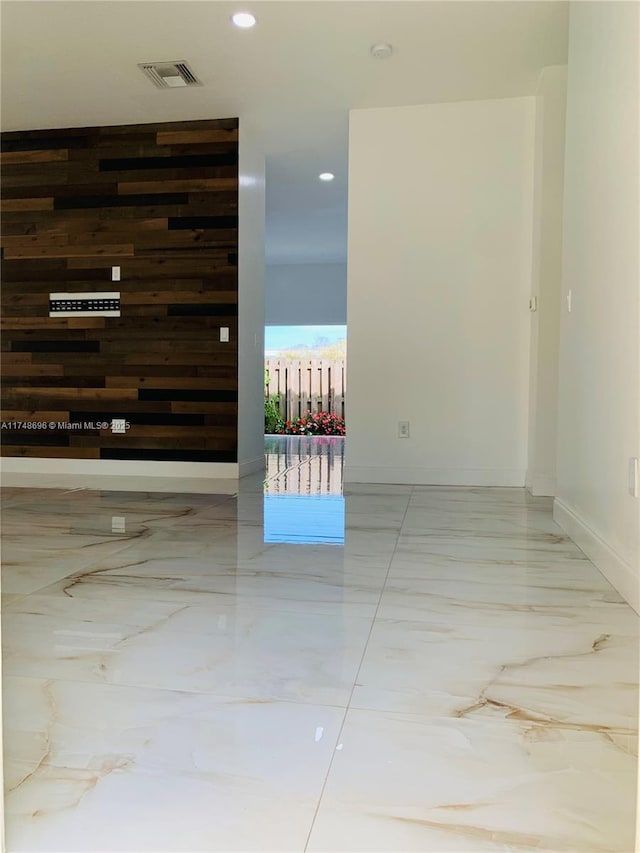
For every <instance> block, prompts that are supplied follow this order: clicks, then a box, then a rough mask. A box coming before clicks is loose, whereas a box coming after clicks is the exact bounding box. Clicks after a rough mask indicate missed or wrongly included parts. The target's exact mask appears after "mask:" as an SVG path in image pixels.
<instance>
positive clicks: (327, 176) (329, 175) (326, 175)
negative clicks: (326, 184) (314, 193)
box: [318, 172, 335, 181]
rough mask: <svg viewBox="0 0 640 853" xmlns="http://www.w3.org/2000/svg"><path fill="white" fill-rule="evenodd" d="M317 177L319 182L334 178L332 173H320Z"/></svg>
mask: <svg viewBox="0 0 640 853" xmlns="http://www.w3.org/2000/svg"><path fill="white" fill-rule="evenodd" d="M318 177H319V178H320V180H321V181H332V180H333V179H334V178H335V175H334V174H333V172H321V173H320V174H319V175H318Z"/></svg>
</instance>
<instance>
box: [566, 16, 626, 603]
mask: <svg viewBox="0 0 640 853" xmlns="http://www.w3.org/2000/svg"><path fill="white" fill-rule="evenodd" d="M570 7H571V13H570V35H569V77H568V85H567V130H566V159H565V186H564V245H563V282H562V287H563V297H564V299H563V308H562V319H561V346H560V384H559V400H560V407H559V423H558V490H557V495H558V497H557V499H556V504H555V512H554V515H555V517H556V519H557V520H558V522H559V523H560V524H561V525H562V526H563V527H564V528H565V529H566V530H567V531H568V532H569V533H570V534H571V536H572V537H573V538H574V539H575V540H576V541H577V542H578V544H579V545H580V547H581V548H582V549H583V550H584V551H585V552H586V554H587V555H588V556H589V557H590V558H591V559H592V560H593V561H594V562H595V563H596V565H597V566H598V567H599V568H600V569H601V570H602V571H603V572H604V573H605V574H606V575H607V577H608V578H609V579H610V580H611V582H612V583H613V584H614V585H615V586H616V587H617V588H618V589H619V590H620V592H622V594H623V595H625V596H626V598H627V599H628V600H629V601H630V602H631V603H632V604H633V605H634V606H635V607H636V608H637V609H640V594H639V589H638V587H639V578H640V567H639V563H640V547H639V545H640V501H639V500H638V499H637V498H633V497H632V496H631V495H630V494H629V491H628V463H629V458H630V457H633V456H638V455H640V412H639V410H640V372H639V361H640V351H639V346H640V334H639V331H640V330H639V292H638V289H639V268H638V243H639V241H638V238H639V229H638V177H639V175H638V142H639V140H638V97H639V92H638V5H637V4H636V3H572V4H570ZM569 290H570V291H571V294H572V311H571V313H569V311H568V307H567V302H566V296H567V295H568V292H569Z"/></svg>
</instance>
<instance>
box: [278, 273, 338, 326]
mask: <svg viewBox="0 0 640 853" xmlns="http://www.w3.org/2000/svg"><path fill="white" fill-rule="evenodd" d="M265 298H266V310H265V322H266V324H267V326H317V325H319V326H331V325H339V326H344V324H345V323H346V322H347V265H346V264H274V265H270V266H268V267H267V270H266V279H265Z"/></svg>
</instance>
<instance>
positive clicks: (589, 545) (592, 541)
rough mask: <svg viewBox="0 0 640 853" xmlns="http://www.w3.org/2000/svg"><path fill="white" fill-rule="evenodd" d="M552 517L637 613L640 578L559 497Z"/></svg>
mask: <svg viewBox="0 0 640 853" xmlns="http://www.w3.org/2000/svg"><path fill="white" fill-rule="evenodd" d="M553 518H554V521H555V522H556V524H558V525H559V526H560V527H561V528H562V529H563V530H564V531H565V532H566V533H568V534H569V536H570V537H571V538H572V539H573V541H574V542H575V543H576V545H577V546H578V547H579V548H580V549H581V550H582V551H584V553H585V554H586V555H587V557H588V558H589V559H590V560H591V562H592V563H593V564H594V566H596V568H598V569H599V570H600V571H601V572H602V574H603V575H604V576H605V578H606V579H607V580H608V581H609V583H610V584H611V585H612V586H613V587H615V588H616V589H617V591H618V592H619V593H620V595H622V596H623V598H625V599H626V601H628V602H629V604H630V605H631V606H632V607H633V609H634V610H635V611H636V612H638V613H640V575H639V574H638V571H637V569H636V570H634V568H633V566H631V565H630V564H629V563H628V562H627V561H626V560H625V559H624V558H623V557H622V556H621V555H620V554H618V553H617V552H616V551H614V549H613V548H612V547H611V546H610V545H609V544H608V543H607V542H605V540H604V539H603V538H602V537H601V536H600V534H599V533H597V532H596V531H595V530H594V529H593V528H592V527H590V525H589V524H587V522H586V521H585V520H584V518H581V516H579V515H578V513H577V512H576V511H575V510H574V509H573V508H572V507H570V506H569V505H568V504H566V503H564V502H563V501H562V500H560V498H556V499H555V500H554V502H553Z"/></svg>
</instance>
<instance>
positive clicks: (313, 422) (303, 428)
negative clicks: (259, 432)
mask: <svg viewBox="0 0 640 853" xmlns="http://www.w3.org/2000/svg"><path fill="white" fill-rule="evenodd" d="M278 432H279V433H280V435H344V434H345V432H346V430H345V425H344V418H343V417H341V416H340V415H334V414H331V413H330V412H307V413H306V414H304V415H302V417H300V418H294V419H293V420H292V421H285V422H284V425H282V427H281V428H280V429H279V430H278Z"/></svg>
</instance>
